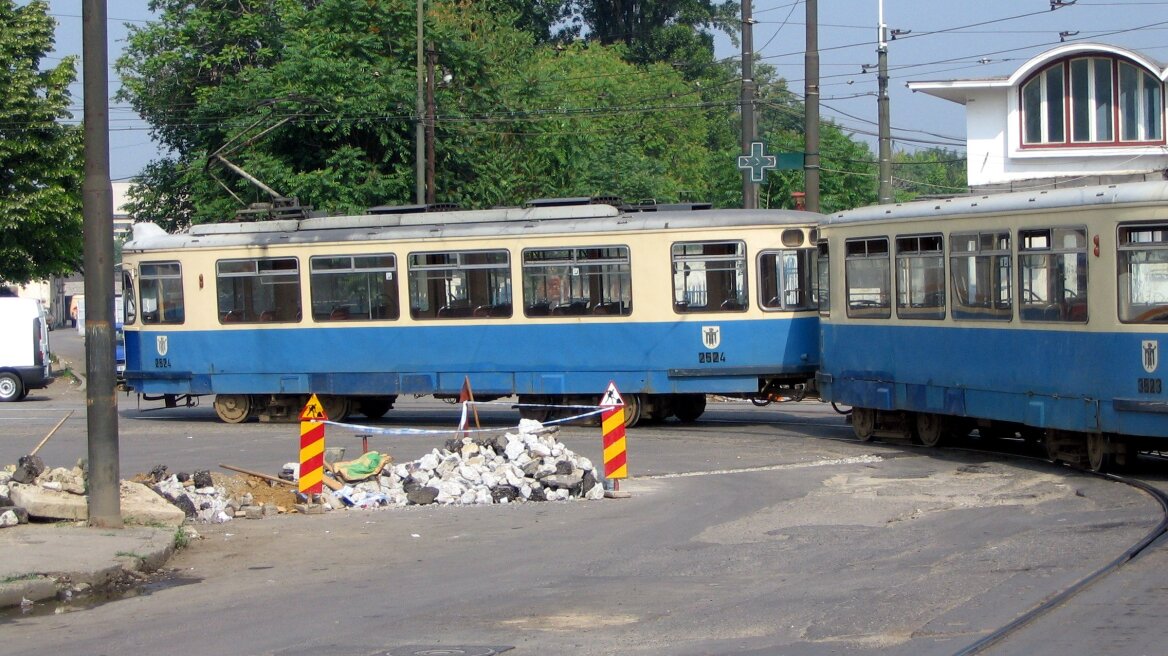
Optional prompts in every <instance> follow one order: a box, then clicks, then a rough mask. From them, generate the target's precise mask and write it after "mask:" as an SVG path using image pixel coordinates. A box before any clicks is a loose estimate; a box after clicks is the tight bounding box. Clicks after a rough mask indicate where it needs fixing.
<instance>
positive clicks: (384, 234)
mask: <svg viewBox="0 0 1168 656" xmlns="http://www.w3.org/2000/svg"><path fill="white" fill-rule="evenodd" d="M822 219H823V217H822V216H821V215H819V214H815V213H812V212H803V211H797V210H743V209H724V210H710V209H706V210H700V211H686V210H657V211H650V212H641V211H638V212H622V211H621V210H619V209H617V208H616V207H613V206H611V205H601V204H595V205H575V206H560V207H526V208H505V209H490V210H462V211H448V212H427V213H416V212H404V213H384V214H362V215H353V216H331V217H313V218H307V219H279V220H272V221H256V222H241V223H214V224H201V225H197V226H192V227H191V228H190V230H189V231H187V232H185V233H179V234H173V235H172V234H168V233H167V232H165V231H164V230H162V228H160V227H158V226H157V225H155V224H153V223H136V224H134V226H133V238H132V239H131V240H130V241H129V242H127V243H126V244H125V246H124V250H126V251H133V250H153V249H167V248H184V247H205V248H211V247H224V246H246V245H257V246H267V245H274V244H310V243H319V242H333V241H337V242H342V241H357V240H362V241H364V240H378V239H386V240H408V239H421V238H426V239H435V238H441V237H504V236H521V235H529V234H586V233H592V232H627V231H639V230H665V229H685V228H708V227H736V226H758V225H775V226H784V225H787V226H791V225H811V224H816V223H818V222H819V221H821V220H822Z"/></svg>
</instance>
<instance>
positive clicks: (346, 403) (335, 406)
mask: <svg viewBox="0 0 1168 656" xmlns="http://www.w3.org/2000/svg"><path fill="white" fill-rule="evenodd" d="M319 398H320V406H321V409H322V410H324V414H325V416H327V417H328V419H329V421H344V420H345V419H348V417H349V414H350V413H351V412H352V411H353V401H352V400H351V399H350V398H349V397H347V396H331V395H322V396H320V397H319Z"/></svg>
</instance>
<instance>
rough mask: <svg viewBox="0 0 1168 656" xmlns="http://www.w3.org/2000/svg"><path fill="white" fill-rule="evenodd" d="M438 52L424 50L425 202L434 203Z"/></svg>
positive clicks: (431, 49)
mask: <svg viewBox="0 0 1168 656" xmlns="http://www.w3.org/2000/svg"><path fill="white" fill-rule="evenodd" d="M436 59H438V52H437V51H435V50H434V49H433V48H430V49H428V50H426V204H427V205H433V204H434V61H435V60H436Z"/></svg>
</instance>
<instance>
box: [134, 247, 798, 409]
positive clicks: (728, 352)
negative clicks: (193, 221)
mask: <svg viewBox="0 0 1168 656" xmlns="http://www.w3.org/2000/svg"><path fill="white" fill-rule="evenodd" d="M808 230H809V229H807V228H805V229H803V230H802V231H800V234H803V235H807V234H808V232H807V231H808ZM728 234H730V233H729V232H728V231H725V230H722V231H720V232H719V231H712V232H711V231H708V230H707V231H705V232H700V231H695V232H694V233H693V234H680V233H679V234H678V235H676V236H674V235H672V234H671V235H669V236H668V237H662V236H661V235H660V234H654V235H635V234H619V235H602V236H600V237H592V238H591V239H592V241H593V242H597V243H613V242H615V243H628V244H631V245H632V249H633V253H634V256H633V260H634V262H635V264H636V266H637V268H636V269H635V270H634V275H633V285H634V286H635V291H634V300H633V307H634V308H635V309H636V313H635V314H633V315H631V316H612V317H609V316H588V317H571V316H564V317H558V316H557V317H546V316H542V317H529V316H526V312H525V310H524V305H522V304H521V298H522V297H521V296H520V294H521V292H520V290H519V289H518V287H519V284H518V281H519V280H520V279H521V276H522V269H521V267H520V262H519V259H520V256H521V253H522V251H521V249H520V248H513V249H512V250H511V253H512V256H511V257H512V265H511V274H510V275H511V277H512V279H513V280H514V281H515V286H516V289H515V297H516V298H515V301H516V303H515V305H514V307H513V308H512V309H511V310H510V312H511V314H510V316H502V317H499V318H490V319H481V318H474V319H471V318H460V319H453V320H438V318H437V317H431V318H429V319H427V318H425V317H423V318H421V319H416V318H411V317H410V316H409V313H408V312H403V313H402V316H401V317H400V318H399V319H398V320H395V321H369V322H365V323H348V322H345V323H339V322H331V323H330V322H323V321H321V316H323V315H320V314H319V313H318V312H317V308H316V307H315V306H313V305H312V303H313V299H312V297H311V283H310V282H309V281H308V280H307V277H306V276H305V277H304V278H305V279H304V280H302V281H301V292H300V294H301V297H302V298H301V300H300V305H301V307H302V308H304V309H305V310H304V311H303V312H302V314H303V315H307V316H306V317H305V318H301V316H300V315H295V316H294V313H291V312H285V313H284V314H286V315H287V316H282V318H283V319H284V321H283V322H280V321H277V322H274V323H257V322H255V321H256V318H255V317H252V318H251V320H252V321H253V322H252V323H229V322H228V320H227V317H226V316H220V315H221V314H222V312H221V309H222V308H221V306H218V305H217V294H219V293H222V292H221V291H217V287H216V271H217V268H216V267H217V263H219V262H221V261H223V260H224V259H230V258H239V257H243V256H249V255H252V254H255V253H257V252H261V253H262V254H264V255H265V256H267V255H276V254H278V253H275V250H276V249H274V248H272V249H270V250H263V251H260V250H259V249H255V248H252V247H249V246H247V245H246V243H245V242H244V240H243V239H242V238H237V239H236V241H237V242H240V244H241V246H240V247H237V248H230V249H227V248H220V249H212V248H209V247H207V248H200V249H183V250H173V249H172V250H170V251H166V250H165V249H157V250H155V251H153V252H152V251H150V250H149V249H141V252H140V253H138V254H131V256H130V257H128V260H129V262H128V267H127V268H128V269H129V270H130V271H135V270H136V267H138V266H140V265H142V264H143V263H146V262H158V261H173V262H174V263H175V264H176V266H175V267H173V268H174V269H175V270H177V269H178V268H180V267H179V266H177V265H180V264H181V269H182V279H181V291H182V295H183V296H185V307H184V308H183V312H184V313H185V320H183V321H179V322H176V323H172V324H158V323H153V324H146V323H145V322H139V323H138V324H137V325H134V326H132V328H131V330H129V331H128V332H127V350H128V359H129V363H128V369H129V370H130V379H131V385H132V386H133V388H134V389H135V390H137V391H139V392H140V393H144V394H148V395H159V394H166V395H182V394H192V395H200V394H252V395H254V394H288V395H292V394H307V393H321V394H334V395H354V396H361V395H378V396H388V395H394V394H403V393H405V394H457V393H458V392H459V390H460V388H461V387H462V384H463V381H464V378H467V377H469V378H470V380H471V383H472V386H473V388H474V389H475V392H476V394H477V395H480V396H484V395H508V394H589V395H593V394H596V395H598V394H600V393H601V392H602V391H603V389H604V388H605V387H606V386H607V384H608V383H609V382H610V381H615V382H616V383H617V384H618V386H620V387H621V389H622V391H627V392H628V393H638V394H686V393H725V394H737V395H754V394H756V393H758V392H759V387H760V382H759V381H760V380H761V379H763V378H764V377H766V376H779V377H785V378H786V379H789V380H792V381H795V380H800V381H801V380H807V379H810V377H811V376H812V375H813V373H814V370H815V368H816V366H817V359H818V317H817V315H816V314H815V312H814V310H813V309H806V308H804V309H803V310H802V311H766V312H764V311H762V310H761V308H760V307H759V305H760V298H761V297H758V296H756V297H754V298H752V299H751V302H750V303H748V307H746V308H743V309H742V310H741V311H734V312H709V313H704V314H679V313H677V312H676V311H675V309H674V307H673V306H672V303H671V295H670V291H669V288H670V286H671V282H672V281H671V279H670V275H669V266H670V264H669V262H670V259H669V258H670V255H669V243H670V241H671V240H683V239H690V240H696V241H700V240H707V241H711V240H712V241H715V242H717V240H721V241H723V242H724V241H726V240H727V235H728ZM778 234H779V231H777V230H775V229H773V228H771V227H769V226H760V227H756V228H755V229H754V230H751V229H746V228H744V229H743V230H741V231H736V232H735V233H734V236H735V238H738V239H742V238H743V237H746V240H748V241H750V250H751V252H754V251H760V252H761V251H763V250H765V249H767V248H771V249H775V252H784V251H780V250H779V249H783V248H787V247H790V244H781V243H779V242H778V239H777V235H778ZM760 235H762V236H761V237H760ZM772 235H773V236H772ZM567 241H568V240H567V238H562V237H557V238H547V239H545V241H543V242H538V241H530V242H528V245H531V244H536V245H538V244H541V243H552V244H557V245H558V244H560V243H563V242H567ZM500 243H502V242H500ZM577 243H578V242H577ZM662 244H664V245H663V246H662ZM475 245H477V246H478V247H479V248H483V242H482V241H481V240H480V241H478V242H475ZM807 245H808V241H807V237H806V236H804V237H802V242H801V243H799V244H798V246H800V247H803V248H806V247H807ZM425 247H426V248H435V246H432V245H429V244H427V245H426V246H425ZM283 248H284V250H282V251H281V252H282V253H295V254H296V255H297V257H299V258H300V260H301V264H300V267H301V268H302V269H307V268H308V265H307V264H306V263H307V262H308V261H309V260H310V258H312V257H315V256H317V255H320V254H330V253H336V252H347V250H353V249H354V248H358V249H362V252H366V251H370V250H374V251H375V252H379V251H387V250H394V251H395V252H397V257H398V258H399V262H404V261H405V259H406V256H407V254H408V253H409V252H410V251H411V250H413V249H417V248H420V246H418V245H417V244H406V245H401V244H369V243H361V244H358V245H355V246H349V245H346V244H343V243H337V244H332V245H318V244H315V243H314V244H312V245H310V246H301V247H298V248H295V249H294V248H292V247H283ZM450 248H467V245H466V244H457V243H452V244H451V245H450ZM281 257H283V256H281ZM750 264H751V265H752V266H753V265H754V264H755V263H754V262H751V263H750ZM675 266H676V264H675ZM747 268H748V269H749V268H750V267H747ZM402 269H404V266H399V268H398V275H397V276H396V283H395V284H396V288H397V293H398V295H399V296H400V298H402V299H407V298H410V292H411V289H410V288H409V286H407V284H406V281H405V275H406V274H405V272H404V271H402ZM662 269H663V270H664V272H662ZM176 284H178V283H176ZM752 284H753V283H752ZM703 291H704V290H703ZM764 291H766V292H767V294H768V295H769V294H776V293H781V290H779V291H776V290H763V289H762V288H761V286H760V289H753V288H751V289H750V290H749V292H750V293H752V294H756V295H757V294H761V293H763V292H764ZM796 292H800V290H796V289H788V290H786V293H788V294H790V293H796ZM744 293H745V290H744ZM143 304H146V299H145V298H144V297H143ZM309 308H311V309H312V312H309V311H308V310H309ZM142 309H143V315H145V314H146V310H148V308H142ZM771 309H778V306H774V307H773V308H771ZM308 317H311V318H308Z"/></svg>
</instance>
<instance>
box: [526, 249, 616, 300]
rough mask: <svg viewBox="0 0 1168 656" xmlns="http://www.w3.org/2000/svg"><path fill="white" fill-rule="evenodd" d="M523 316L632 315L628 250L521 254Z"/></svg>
mask: <svg viewBox="0 0 1168 656" xmlns="http://www.w3.org/2000/svg"><path fill="white" fill-rule="evenodd" d="M523 303H524V305H523V313H524V314H525V315H526V316H529V317H551V316H563V315H601V316H603V315H621V316H628V315H629V314H631V313H632V311H633V287H632V278H631V271H630V266H629V247H628V246H603V247H587V248H539V249H535V248H532V249H528V250H525V251H523Z"/></svg>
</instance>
